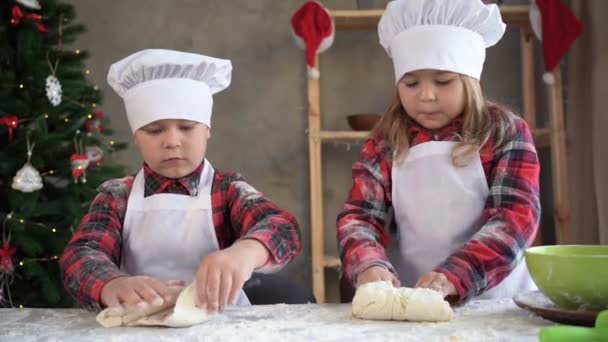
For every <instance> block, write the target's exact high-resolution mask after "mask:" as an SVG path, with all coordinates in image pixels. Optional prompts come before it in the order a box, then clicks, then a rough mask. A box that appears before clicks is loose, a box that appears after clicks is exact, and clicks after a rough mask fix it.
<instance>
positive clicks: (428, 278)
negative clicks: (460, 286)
mask: <svg viewBox="0 0 608 342" xmlns="http://www.w3.org/2000/svg"><path fill="white" fill-rule="evenodd" d="M416 287H425V288H428V289H433V290H435V291H439V292H441V293H442V294H443V296H444V297H447V296H451V295H457V294H458V292H456V287H454V284H452V282H451V281H450V280H449V279H448V278H447V277H446V276H445V274H443V273H437V272H429V273H426V274H423V275H422V276H421V277H420V279H418V282H417V283H416Z"/></svg>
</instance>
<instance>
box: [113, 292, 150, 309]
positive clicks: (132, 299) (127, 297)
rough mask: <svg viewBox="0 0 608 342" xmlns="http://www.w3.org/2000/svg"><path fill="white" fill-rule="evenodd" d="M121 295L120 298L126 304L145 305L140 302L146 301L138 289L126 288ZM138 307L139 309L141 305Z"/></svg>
mask: <svg viewBox="0 0 608 342" xmlns="http://www.w3.org/2000/svg"><path fill="white" fill-rule="evenodd" d="M119 296H120V300H121V302H122V304H123V305H124V306H137V305H140V306H143V305H144V304H139V303H145V301H144V299H143V298H142V297H140V296H139V294H138V293H137V291H135V289H134V288H126V289H124V290H123V291H122V292H121V293H120V294H119ZM138 309H139V307H138Z"/></svg>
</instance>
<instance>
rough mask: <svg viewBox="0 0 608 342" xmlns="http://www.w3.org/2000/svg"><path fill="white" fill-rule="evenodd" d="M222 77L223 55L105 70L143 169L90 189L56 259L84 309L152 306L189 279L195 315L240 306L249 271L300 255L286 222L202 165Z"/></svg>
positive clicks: (228, 68) (140, 56) (241, 183)
mask: <svg viewBox="0 0 608 342" xmlns="http://www.w3.org/2000/svg"><path fill="white" fill-rule="evenodd" d="M231 72H232V64H231V62H230V61H229V60H222V59H216V58H211V57H207V56H203V55H197V54H191V53H184V52H178V51H171V50H158V49H154V50H143V51H140V52H137V53H135V54H133V55H131V56H129V57H127V58H125V59H123V60H121V61H119V62H117V63H115V64H113V65H112V66H111V67H110V71H109V74H108V83H109V84H110V85H111V86H112V88H113V89H114V90H115V91H116V92H117V93H118V95H120V96H121V97H122V98H123V100H124V103H125V107H126V112H127V118H128V121H129V124H130V126H131V129H132V131H133V137H134V141H135V144H136V145H137V146H138V148H139V151H140V152H141V155H142V157H143V160H144V166H143V168H142V169H141V170H140V171H139V172H138V173H137V175H136V176H128V177H125V178H122V179H114V180H110V181H107V182H105V183H104V184H102V185H101V186H100V188H99V189H100V193H99V194H98V195H97V197H96V198H95V199H94V200H93V202H92V204H91V207H90V210H89V212H88V213H87V215H86V216H85V217H84V218H83V220H82V222H81V224H80V227H79V228H78V231H77V232H76V233H75V234H74V236H73V238H72V240H71V241H70V242H69V244H68V246H67V247H66V250H65V251H64V253H63V255H62V257H61V259H60V266H61V269H62V275H63V277H64V283H65V286H66V289H67V290H68V292H69V293H70V294H71V295H72V296H73V297H74V298H75V299H76V300H77V301H78V302H80V303H81V304H82V305H83V306H84V307H86V308H87V309H90V310H99V309H101V307H116V308H119V309H120V308H122V307H125V306H137V307H139V308H142V309H143V308H145V307H146V306H147V305H149V304H154V305H160V304H162V303H163V301H165V300H169V299H170V297H169V296H170V295H169V291H168V286H170V285H174V284H184V283H186V282H190V281H193V280H196V282H197V305H199V307H201V308H206V309H207V310H209V311H211V312H214V311H217V310H219V311H222V310H223V309H224V306H225V305H226V304H229V303H235V302H236V304H238V305H249V304H250V301H249V299H248V298H247V295H246V294H245V292H244V291H243V290H242V287H243V284H244V282H245V281H247V279H249V278H250V277H251V275H252V272H253V271H258V272H264V273H270V272H275V271H278V270H279V269H280V268H281V267H282V266H284V265H285V264H287V263H288V262H289V261H290V260H292V259H293V258H294V257H295V256H297V255H298V254H299V253H300V250H301V242H300V230H299V227H298V223H297V222H296V219H295V218H294V217H293V215H291V214H289V213H287V212H285V211H283V210H281V209H279V208H278V207H277V206H276V205H275V204H273V203H271V202H270V201H269V200H267V199H266V198H264V196H263V195H262V194H261V193H260V192H258V191H256V190H255V189H253V187H251V186H250V185H249V184H247V183H246V182H245V180H244V179H243V178H242V177H241V176H240V175H238V174H236V173H224V172H220V171H215V170H214V169H213V167H212V166H211V164H210V163H209V162H208V161H207V160H206V159H205V158H204V157H205V152H206V147H207V139H208V138H209V128H210V121H211V120H210V119H211V109H212V105H213V99H212V94H215V93H217V92H219V91H221V90H223V89H225V88H226V87H228V85H229V84H230V80H231ZM265 279H266V278H265ZM266 283H268V280H266ZM270 283H271V284H270V285H269V286H273V285H272V280H271V281H270ZM274 286H276V284H275V285H274ZM285 286H289V285H287V284H285V285H280V286H279V287H285ZM296 292H298V291H296ZM299 294H300V296H301V294H302V291H299ZM262 301H267V300H263V299H262ZM277 301H287V302H289V301H292V302H294V301H295V302H298V301H299V302H305V300H301V299H295V300H294V299H293V298H291V299H289V298H287V299H285V298H283V299H282V300H281V298H279V299H277Z"/></svg>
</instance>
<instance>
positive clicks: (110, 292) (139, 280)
mask: <svg viewBox="0 0 608 342" xmlns="http://www.w3.org/2000/svg"><path fill="white" fill-rule="evenodd" d="M183 285H184V282H183V281H180V280H171V281H167V282H165V281H162V280H159V279H156V278H152V277H146V276H134V277H119V278H115V279H112V280H110V281H109V282H108V283H107V284H106V285H105V286H104V287H103V288H102V289H101V296H100V302H101V305H102V306H106V307H111V308H115V310H116V313H118V312H122V311H123V309H124V308H125V307H136V308H137V309H138V310H140V311H143V310H144V309H146V308H147V307H148V306H149V305H162V304H163V303H164V302H165V301H170V300H171V299H172V298H171V292H169V289H168V287H169V286H183Z"/></svg>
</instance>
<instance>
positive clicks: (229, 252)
mask: <svg viewBox="0 0 608 342" xmlns="http://www.w3.org/2000/svg"><path fill="white" fill-rule="evenodd" d="M269 255H270V253H269V252H268V250H267V249H266V247H265V246H264V245H263V244H262V243H261V242H259V241H257V240H253V239H244V240H239V241H237V242H235V243H234V244H233V245H232V246H230V247H228V248H226V249H223V250H221V251H217V252H214V253H212V254H209V255H208V256H206V257H205V258H204V259H203V261H202V262H201V264H200V266H199V267H198V271H197V273H196V293H197V303H196V304H197V306H198V307H200V308H203V309H207V310H208V311H210V312H216V311H217V310H219V311H223V310H224V307H225V306H226V304H228V303H234V302H236V300H237V299H238V296H239V292H240V290H241V288H242V287H243V284H244V283H245V281H247V279H249V278H250V277H251V273H253V271H254V270H255V269H256V268H259V267H261V266H263V265H264V264H266V262H267V261H268V257H269Z"/></svg>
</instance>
